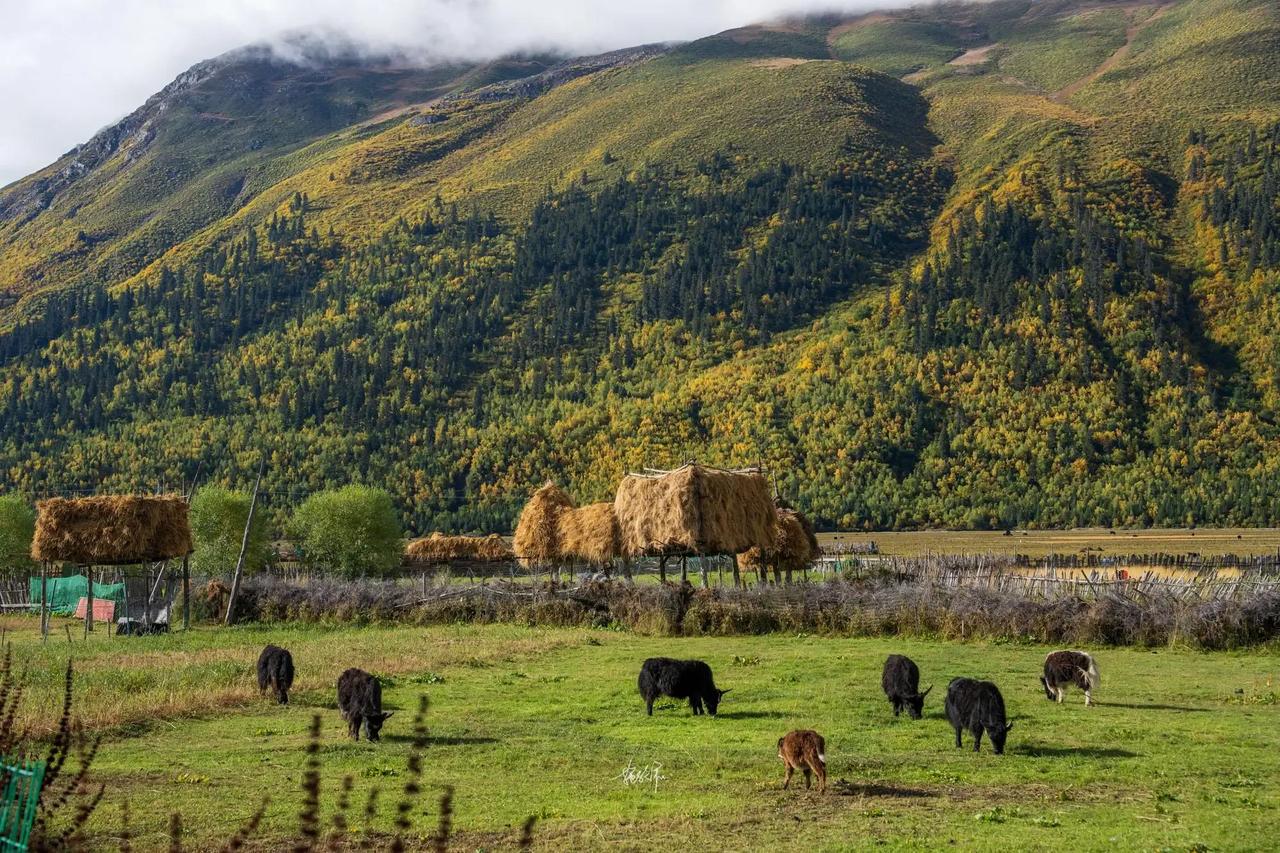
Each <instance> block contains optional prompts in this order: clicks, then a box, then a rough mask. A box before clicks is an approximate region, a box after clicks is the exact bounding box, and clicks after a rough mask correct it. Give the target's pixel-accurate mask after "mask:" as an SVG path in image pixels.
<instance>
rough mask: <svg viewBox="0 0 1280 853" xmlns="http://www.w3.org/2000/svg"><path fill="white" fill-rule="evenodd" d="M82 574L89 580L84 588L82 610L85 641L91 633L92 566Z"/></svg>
mask: <svg viewBox="0 0 1280 853" xmlns="http://www.w3.org/2000/svg"><path fill="white" fill-rule="evenodd" d="M84 573H85V574H86V575H87V576H88V579H89V580H88V583H87V584H86V588H85V608H84V638H85V639H86V640H87V639H89V633H90V632H91V631H93V566H88V567H86V568H85V572H84Z"/></svg>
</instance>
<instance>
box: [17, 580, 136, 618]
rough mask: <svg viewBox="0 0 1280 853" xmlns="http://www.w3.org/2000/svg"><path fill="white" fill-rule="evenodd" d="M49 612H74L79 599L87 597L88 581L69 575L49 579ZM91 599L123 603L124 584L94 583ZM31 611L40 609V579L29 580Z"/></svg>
mask: <svg viewBox="0 0 1280 853" xmlns="http://www.w3.org/2000/svg"><path fill="white" fill-rule="evenodd" d="M48 583H49V610H50V611H51V612H53V613H58V614H61V615H70V614H73V613H75V612H76V605H77V604H79V603H80V599H82V598H87V597H88V596H89V579H88V578H87V577H85V576H84V575H71V576H70V577H66V578H49V581H48ZM93 597H94V599H97V600H102V599H110V600H111V601H114V602H115V603H116V605H117V606H118V605H121V604H123V603H124V584H122V583H95V584H94V585H93ZM31 609H32V610H39V609H40V578H31Z"/></svg>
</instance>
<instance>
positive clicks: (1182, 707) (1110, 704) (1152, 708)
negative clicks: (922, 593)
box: [1093, 702, 1210, 713]
mask: <svg viewBox="0 0 1280 853" xmlns="http://www.w3.org/2000/svg"><path fill="white" fill-rule="evenodd" d="M1093 704H1095V705H1097V706H1099V707H1100V708H1129V709H1130V710H1133V711H1185V712H1189V713H1204V712H1205V711H1208V710H1210V709H1209V708H1189V707H1187V706H1186V705H1160V704H1156V703H1153V704H1149V705H1138V704H1136V703H1132V702H1094V703H1093Z"/></svg>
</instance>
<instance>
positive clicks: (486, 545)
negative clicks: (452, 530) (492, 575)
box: [404, 531, 515, 565]
mask: <svg viewBox="0 0 1280 853" xmlns="http://www.w3.org/2000/svg"><path fill="white" fill-rule="evenodd" d="M404 555H405V558H406V559H408V560H410V561H412V562H414V563H418V564H422V565H440V564H443V563H453V562H461V561H464V560H465V561H470V562H473V563H505V562H507V561H508V560H513V559H515V554H514V553H512V551H511V549H510V548H509V547H508V546H507V543H506V542H505V541H504V540H503V538H502V537H501V536H499V535H498V534H496V533H491V534H489V535H488V536H446V535H444V534H443V533H440V532H439V531H437V532H435V533H432V534H431V535H430V536H424V537H422V538H421V539H414V540H413V541H412V542H410V543H409V544H408V545H407V546H405V549H404Z"/></svg>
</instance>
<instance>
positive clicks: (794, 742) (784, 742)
mask: <svg viewBox="0 0 1280 853" xmlns="http://www.w3.org/2000/svg"><path fill="white" fill-rule="evenodd" d="M778 757H779V758H781V759H782V763H783V764H785V765H786V766H787V778H786V779H784V780H783V782H782V788H783V790H786V789H787V788H789V787H790V786H791V776H792V774H794V773H795V772H796V770H797V769H799V770H802V771H803V772H804V786H805V788H808V787H809V786H810V785H811V784H812V782H811V780H812V777H813V775H814V774H817V776H818V790H819V791H825V790H827V742H826V741H825V740H823V738H822V735H820V734H818V733H817V732H815V731H813V730H811V729H797V730H796V731H793V732H788V733H787V736H786V737H781V738H778Z"/></svg>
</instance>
